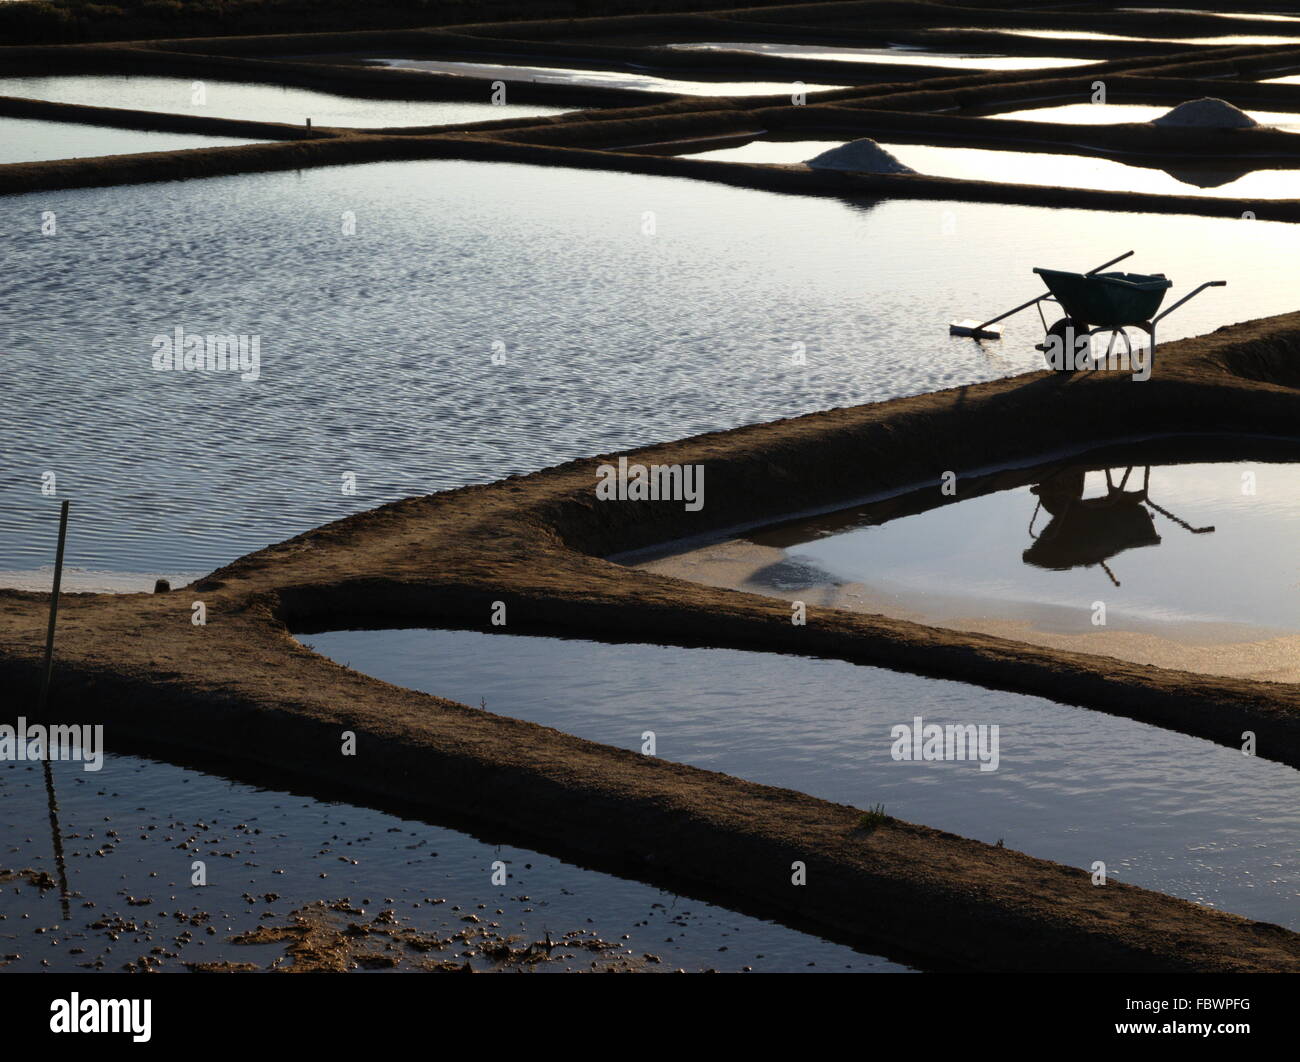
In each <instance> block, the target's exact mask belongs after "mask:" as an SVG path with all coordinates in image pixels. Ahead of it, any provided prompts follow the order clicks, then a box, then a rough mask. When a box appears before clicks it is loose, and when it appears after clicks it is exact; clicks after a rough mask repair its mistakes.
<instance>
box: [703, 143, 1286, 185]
mask: <svg viewBox="0 0 1300 1062" xmlns="http://www.w3.org/2000/svg"><path fill="white" fill-rule="evenodd" d="M840 143H841V142H840V141H836V140H804V141H780V140H755V141H751V142H750V143H748V144H743V145H741V146H739V147H729V148H720V149H717V150H714V151H705V152H699V153H696V154H692V155H690V156H689V157H690V158H696V159H713V160H716V161H719V162H760V163H779V164H790V163H797V162H802V161H804V160H805V159H809V158H812V157H813V156H814V155H817V154H819V153H821V152H823V151H827V150H830V149H832V148H835V147H838V146H839V145H840ZM880 146H881V147H883V148H885V149H886V150H887V151H889V152H890V154H892V155H894V156H896V157H897V158H898V160H899V161H900V162H903V163H905V164H906V165H908V166H910V167H911V168H912V169H914V170H916V171H917V172H918V173H923V174H929V175H930V176H933V177H955V178H962V179H966V180H979V181H1001V182H1006V183H1012V184H1036V185H1047V186H1050V187H1057V188H1098V189H1107V190H1110V191H1116V192H1143V193H1147V194H1151V195H1205V196H1214V197H1219V198H1228V199H1244V200H1249V199H1252V198H1254V199H1298V198H1300V169H1292V170H1275V169H1259V170H1253V171H1251V172H1249V173H1244V174H1241V175H1239V176H1235V177H1234V176H1233V175H1231V174H1225V173H1223V172H1222V171H1218V172H1215V171H1214V170H1213V169H1211V168H1207V167H1205V166H1204V165H1202V166H1197V165H1196V164H1188V165H1185V166H1184V167H1183V168H1182V169H1181V170H1179V171H1178V172H1179V174H1180V175H1181V176H1183V177H1185V178H1186V180H1180V179H1179V176H1176V175H1175V174H1172V173H1166V172H1165V171H1164V170H1158V169H1149V168H1147V167H1143V166H1129V165H1126V164H1125V163H1122V162H1116V161H1115V160H1113V159H1101V158H1090V157H1088V156H1086V155H1052V154H1046V153H1041V152H1030V151H995V150H991V149H986V148H958V147H935V146H933V145H929V144H895V143H890V142H889V141H887V140H885V141H881V142H880ZM1237 164H1238V165H1241V163H1237ZM1211 182H1216V183H1211ZM1207 185H1209V186H1208V187H1207Z"/></svg>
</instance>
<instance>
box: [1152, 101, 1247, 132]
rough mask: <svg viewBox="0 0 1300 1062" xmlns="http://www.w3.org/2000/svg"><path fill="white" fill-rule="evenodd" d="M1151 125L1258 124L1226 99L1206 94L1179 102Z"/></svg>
mask: <svg viewBox="0 0 1300 1062" xmlns="http://www.w3.org/2000/svg"><path fill="white" fill-rule="evenodd" d="M1151 124H1152V125H1166V126H1185V127H1194V128H1199V129H1250V128H1251V127H1253V126H1257V125H1259V123H1258V122H1257V121H1255V119H1254V118H1252V117H1251V116H1250V115H1249V114H1247V113H1246V112H1245V111H1242V110H1238V109H1237V108H1236V107H1234V106H1233V105H1232V104H1231V103H1229V102H1228V101H1227V100H1219V99H1214V98H1213V97H1212V96H1207V97H1205V98H1204V99H1200V100H1188V101H1187V102H1186V103H1180V104H1179V105H1178V106H1177V107H1175V108H1174V109H1173V110H1172V111H1170V112H1168V113H1167V114H1162V115H1161V116H1160V117H1159V118H1153V119H1152V120H1151Z"/></svg>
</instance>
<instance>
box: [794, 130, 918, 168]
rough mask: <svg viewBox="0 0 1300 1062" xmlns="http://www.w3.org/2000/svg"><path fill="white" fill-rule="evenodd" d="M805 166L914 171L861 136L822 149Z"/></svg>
mask: <svg viewBox="0 0 1300 1062" xmlns="http://www.w3.org/2000/svg"><path fill="white" fill-rule="evenodd" d="M805 165H806V166H810V167H812V168H813V169H814V170H847V171H849V172H851V173H915V172H916V170H914V169H912V167H911V166H905V165H903V163H901V162H899V161H898V159H896V158H895V157H894V156H893V155H891V154H890V153H889V152H888V151H886V150H885V149H884V148H882V147H881V146H880V145H879V144H877V143H876V142H875V141H874V140H870V139H867V138H865V137H864V138H863V139H861V140H851V141H849V142H848V143H847V144H841V145H840V146H839V147H834V148H831V149H830V150H829V151H823V152H822V153H821V154H820V155H818V156H817V157H816V158H815V159H809V160H808V161H807V162H806V163H805Z"/></svg>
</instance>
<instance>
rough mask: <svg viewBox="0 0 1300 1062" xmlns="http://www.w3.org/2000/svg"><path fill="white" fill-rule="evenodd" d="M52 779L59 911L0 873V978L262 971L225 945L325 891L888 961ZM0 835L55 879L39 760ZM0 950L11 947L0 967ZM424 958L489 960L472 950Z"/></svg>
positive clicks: (166, 787)
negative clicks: (206, 967)
mask: <svg viewBox="0 0 1300 1062" xmlns="http://www.w3.org/2000/svg"><path fill="white" fill-rule="evenodd" d="M53 773H54V779H55V794H56V800H57V804H58V817H59V826H60V836H61V837H62V843H63V850H64V857H65V861H66V873H67V881H68V888H69V890H70V891H71V892H72V893H73V896H72V898H71V901H70V903H69V909H68V911H67V912H66V913H65V912H64V911H63V910H62V909H61V900H60V893H59V890H58V889H57V888H47V889H44V890H38V889H37V888H35V887H33V886H32V885H29V884H27V883H26V882H22V883H17V884H15V883H13V882H9V883H5V882H3V881H0V970H5V971H7V972H9V971H21V970H32V971H34V970H46V969H49V970H77V969H80V968H83V967H85V968H92V969H95V968H97V969H103V970H105V971H106V972H115V971H117V970H120V969H121V968H122V967H123V966H124V965H125V964H128V963H133V962H135V961H137V960H138V959H139V957H140V956H148V957H149V958H150V959H151V960H153V961H155V962H157V963H158V964H159V968H160V969H164V970H178V969H183V964H184V963H186V962H214V961H218V960H226V961H230V962H254V963H257V964H259V965H263V966H265V965H268V964H269V963H270V962H272V961H273V960H274V959H276V958H277V957H279V956H281V955H283V948H282V947H281V946H280V945H276V944H256V945H244V944H235V943H231V942H230V937H232V936H234V935H235V934H237V933H242V932H247V931H250V930H254V929H257V928H258V927H260V926H267V925H274V926H278V925H283V924H286V923H287V922H288V920H289V916H290V914H291V912H293V911H294V910H296V909H297V908H300V907H302V906H304V905H308V904H312V903H315V902H317V901H320V900H324V901H326V902H329V903H333V902H335V901H338V900H343V899H346V900H348V901H350V906H351V907H352V908H354V909H358V910H359V909H363V908H364V911H365V914H364V917H363V916H361V915H359V914H357V913H355V912H354V913H349V914H346V915H344V914H340V915H338V916H337V920H338V924H340V925H341V926H342V925H346V924H347V923H348V922H353V921H355V922H360V923H366V922H369V921H370V920H371V919H373V918H374V917H375V916H376V915H379V914H380V912H381V911H384V910H389V911H392V912H394V915H393V917H394V919H395V921H397V922H399V923H400V924H401V925H402V926H404V927H410V928H413V929H417V930H419V931H421V932H425V933H430V932H432V933H437V934H438V935H439V936H442V937H445V936H447V935H450V934H452V933H456V932H459V931H461V930H463V929H464V928H465V927H466V924H467V923H466V922H465V921H464V919H465V917H466V916H467V915H472V916H473V917H474V918H477V919H481V921H482V923H485V924H486V925H487V926H496V927H498V929H497V932H498V933H499V935H501V936H507V937H513V938H515V941H516V944H515V946H522V945H526V944H528V943H529V942H531V941H535V940H541V939H543V937H544V936H545V935H546V934H547V933H548V932H549V933H550V935H551V937H552V938H553V939H555V940H559V939H560V938H561V937H563V936H564V935H565V934H567V933H570V932H572V931H578V930H580V931H582V932H583V933H584V934H592V933H594V934H596V935H598V936H599V937H601V938H602V939H603V940H605V941H608V942H611V943H614V944H617V945H618V949H619V950H621V951H622V952H623V953H624V954H625V955H626V954H627V953H628V952H631V954H632V955H633V956H635V957H636V958H638V959H639V958H640V957H641V956H643V955H645V954H646V953H649V954H653V955H655V956H658V957H659V958H660V959H661V960H662V961H661V962H660V963H655V964H650V965H649V966H648V968H649V969H651V970H656V969H667V970H672V969H674V968H678V967H680V968H684V969H688V970H703V969H717V970H740V969H742V968H744V967H746V966H748V967H751V968H752V969H754V970H755V971H775V970H785V971H804V970H810V969H811V970H827V971H830V970H856V971H867V970H875V971H896V970H902V969H905V967H901V966H898V965H897V964H894V963H890V962H887V961H886V960H884V959H881V958H877V957H875V956H871V955H866V954H863V953H860V952H857V951H854V950H853V949H851V948H847V947H844V946H842V945H838V944H832V943H829V942H827V941H823V940H819V939H818V938H816V937H813V936H809V935H807V934H804V933H798V932H795V931H794V930H791V929H787V928H786V927H784V926H780V925H776V924H774V923H771V922H764V921H760V920H758V919H755V918H750V917H748V916H745V915H740V914H736V913H734V912H731V911H727V910H725V909H723V908H719V907H715V906H713V905H711V904H707V903H702V902H699V901H696V900H691V899H687V898H684V897H681V896H676V895H673V894H672V893H666V892H663V891H661V890H659V889H655V888H652V887H650V886H648V885H643V884H641V883H639V882H635V881H627V880H624V879H622V878H617V877H613V876H611V875H608V874H602V873H598V872H595V871H589V870H584V869H582V868H581V867H576V866H573V865H572V864H569V863H565V862H562V861H561V860H558V859H554V858H552V857H551V856H546V855H540V854H538V853H537V852H533V851H529V850H528V849H523V848H518V847H514V846H512V845H503V844H496V843H493V842H492V841H491V840H489V841H483V840H479V839H477V838H475V837H472V836H470V835H468V834H465V833H462V832H459V831H457V830H451V829H446V828H443V827H440V826H433V825H429V824H427V823H424V822H421V821H419V820H414V819H407V818H399V817H397V816H395V815H389V814H384V813H381V812H378V811H372V810H370V809H368V808H359V807H352V806H349V805H347V804H341V803H334V802H324V801H320V800H315V799H312V798H310V797H305V796H301V795H296V794H291V793H283V792H274V791H268V790H264V789H258V788H254V787H253V786H250V785H245V784H243V783H239V782H232V781H228V780H227V779H224V778H220V777H217V776H214V775H211V774H204V773H201V772H198V771H193V770H187V769H184V768H181V767H176V766H173V765H171V764H168V763H160V762H157V761H155V760H146V759H140V758H137V757H134V756H119V755H114V754H112V753H110V754H109V755H108V757H107V758H106V760H105V764H104V768H103V770H101V771H99V772H97V773H87V772H84V771H83V770H82V769H81V765H80V764H77V763H58V764H55V765H54V768H53ZM0 838H3V839H2V840H0V871H2V870H3V869H5V868H8V869H11V870H22V869H26V868H31V869H34V870H38V871H45V872H46V873H48V874H49V875H50V877H51V878H52V879H53V880H54V881H55V882H57V881H58V869H59V868H58V861H57V860H56V859H55V857H54V848H53V841H52V837H51V832H50V825H49V813H48V810H47V799H46V789H45V781H44V776H43V772H42V770H41V768H40V767H38V766H32V765H25V764H18V763H0ZM196 859H197V860H202V861H203V862H204V863H205V864H206V874H207V884H206V885H205V886H202V887H197V886H192V885H191V884H190V881H191V873H192V862H193V861H194V860H196ZM495 860H501V861H502V862H504V863H505V864H506V867H507V871H508V873H509V879H508V881H507V883H506V884H505V885H503V886H495V885H493V884H492V883H491V876H492V873H493V867H492V863H493V862H494V861H495ZM435 901H438V902H435ZM190 919H197V921H196V922H195V923H193V924H191V922H190V921H189V920H190ZM209 927H211V929H212V930H213V932H209V931H208V930H209ZM624 934H627V937H628V939H626V940H625V939H622V938H623V935H624ZM155 948H157V949H160V952H159V953H155V952H154V950H153V949H155ZM597 954H603V953H592V952H588V951H586V950H584V949H582V948H579V947H568V946H560V947H558V948H556V949H555V951H554V952H553V961H552V962H550V963H547V964H544V965H543V966H541V967H539V969H543V970H550V969H554V970H564V969H566V968H577V969H583V968H586V967H587V966H588V965H589V963H590V961H591V959H592V958H594V957H596V956H597ZM615 954H617V953H615ZM12 955H17V956H19V957H18V958H16V959H12V960H10V961H9V962H5V959H6V957H8V956H12ZM565 955H568V956H569V958H567V959H565V958H561V956H565ZM415 957H416V958H418V956H415ZM429 957H431V958H434V959H439V960H454V961H456V962H469V963H470V964H471V965H472V966H474V967H475V968H477V969H492V968H493V966H494V963H493V962H492V961H491V960H490V959H489V958H487V957H486V956H485V955H484V954H483V952H482V951H481V950H479V949H477V948H475V947H474V946H473V945H470V946H469V947H465V946H463V945H462V946H452V947H449V948H447V949H445V950H436V951H433V952H432V953H430V956H429ZM96 963H100V964H102V965H100V966H96V965H95V964H96ZM409 966H410V963H409V961H408V962H407V963H406V964H405V968H409ZM402 968H403V967H402V966H399V967H398V969H399V970H400V969H402Z"/></svg>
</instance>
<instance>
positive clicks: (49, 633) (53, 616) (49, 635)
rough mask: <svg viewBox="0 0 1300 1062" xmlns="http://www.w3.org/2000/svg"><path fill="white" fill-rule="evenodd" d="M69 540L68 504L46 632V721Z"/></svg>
mask: <svg viewBox="0 0 1300 1062" xmlns="http://www.w3.org/2000/svg"><path fill="white" fill-rule="evenodd" d="M67 538H68V503H67V502H66V501H65V502H64V503H63V507H62V509H61V510H60V512H59V548H58V551H57V552H56V553H55V555H54V590H53V591H52V592H51V594H50V626H49V628H48V629H47V630H46V632H45V673H44V674H43V675H42V676H41V701H40V706H39V707H38V709H37V713H36V717H37V718H38V719H39V720H41V721H42V722H44V721H45V703H46V701H47V700H48V699H49V696H50V675H51V674H52V673H53V671H54V624H55V622H56V621H57V620H58V617H59V587H60V585H62V583H63V545H64V543H65V542H66V541H67Z"/></svg>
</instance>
